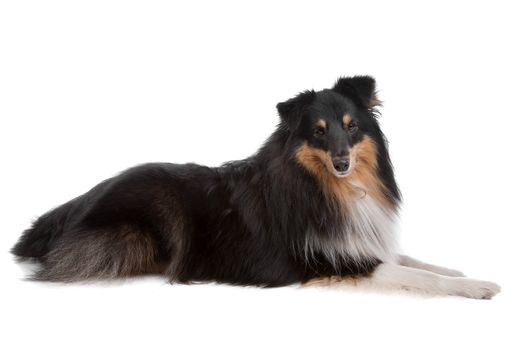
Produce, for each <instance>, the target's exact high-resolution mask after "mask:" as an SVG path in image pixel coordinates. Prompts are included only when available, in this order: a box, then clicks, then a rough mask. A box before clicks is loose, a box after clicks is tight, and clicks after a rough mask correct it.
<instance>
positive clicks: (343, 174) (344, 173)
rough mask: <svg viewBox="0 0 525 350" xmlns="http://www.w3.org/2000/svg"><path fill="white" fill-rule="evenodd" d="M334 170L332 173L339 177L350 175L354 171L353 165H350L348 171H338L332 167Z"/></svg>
mask: <svg viewBox="0 0 525 350" xmlns="http://www.w3.org/2000/svg"><path fill="white" fill-rule="evenodd" d="M330 170H331V171H332V174H333V175H334V176H335V177H338V178H340V179H342V178H345V177H348V176H349V175H350V174H351V173H352V167H350V168H349V169H348V170H347V171H337V170H335V169H330Z"/></svg>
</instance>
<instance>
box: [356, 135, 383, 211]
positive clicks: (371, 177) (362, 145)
mask: <svg viewBox="0 0 525 350" xmlns="http://www.w3.org/2000/svg"><path fill="white" fill-rule="evenodd" d="M350 164H351V166H352V164H353V170H352V173H351V174H350V176H349V178H350V181H352V182H353V183H354V184H355V183H356V182H357V183H359V184H362V185H363V186H364V187H365V188H366V192H367V195H370V196H372V197H373V198H374V199H375V200H377V201H379V202H380V203H382V204H383V205H386V206H387V207H389V208H393V205H392V203H391V202H390V201H389V200H388V199H387V198H386V197H385V195H384V193H383V192H384V189H385V188H384V185H383V183H382V182H381V180H380V179H379V178H378V175H377V148H376V145H375V142H374V141H373V140H372V139H371V138H370V137H369V136H365V137H364V138H363V140H362V141H361V142H359V143H358V144H356V145H355V146H354V147H352V149H351V150H350ZM357 186H359V185H357Z"/></svg>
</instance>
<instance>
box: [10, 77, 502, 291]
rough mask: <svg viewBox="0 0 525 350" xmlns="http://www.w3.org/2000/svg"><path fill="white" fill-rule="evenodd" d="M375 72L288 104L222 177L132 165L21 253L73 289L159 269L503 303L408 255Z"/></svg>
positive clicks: (194, 276) (55, 218) (184, 277)
mask: <svg viewBox="0 0 525 350" xmlns="http://www.w3.org/2000/svg"><path fill="white" fill-rule="evenodd" d="M375 85H376V84H375V80H374V79H373V78H372V77H369V76H355V77H344V78H340V79H339V80H338V81H337V82H336V83H335V85H334V86H333V87H332V88H330V89H324V90H321V91H313V90H308V91H304V92H302V93H300V94H298V95H297V96H295V97H293V98H291V99H289V100H287V101H285V102H281V103H279V104H277V111H278V113H279V116H280V123H279V125H278V126H277V128H276V130H275V132H274V133H273V134H272V135H271V136H270V137H269V138H268V140H267V141H266V142H265V143H264V145H263V146H262V147H261V148H260V149H259V150H258V151H257V152H256V153H255V154H254V155H253V156H251V157H249V158H247V159H244V160H240V161H233V162H229V163H225V164H224V165H222V166H220V167H217V168H212V167H206V166H201V165H196V164H169V163H152V164H145V165H140V166H137V167H133V168H130V169H128V170H126V171H124V172H122V173H121V174H119V175H118V176H115V177H113V178H110V179H108V180H105V181H103V182H101V183H100V184H98V185H96V186H95V187H94V188H92V189H91V190H90V191H88V192H87V193H85V194H83V195H81V196H79V197H77V198H75V199H72V200H71V201H69V202H67V203H65V204H63V205H61V206H59V207H57V208H55V209H53V210H51V211H49V212H47V213H45V214H43V215H42V216H41V217H39V218H38V219H37V220H36V221H35V222H34V224H33V225H32V227H31V228H29V229H28V230H26V231H25V232H24V233H23V235H22V237H21V238H20V240H19V241H18V243H17V244H16V245H15V246H14V248H13V249H12V253H13V254H14V255H16V256H18V257H19V258H20V259H29V260H33V261H37V262H39V263H40V269H39V270H37V271H36V272H35V274H34V275H33V276H32V277H31V278H32V279H35V280H40V281H58V282H74V281H83V280H88V281H90V280H99V279H115V278H123V277H128V276H136V275H142V274H161V275H164V276H166V278H167V279H169V281H171V282H176V283H191V282H206V281H210V282H211V281H214V282H218V283H229V284H233V285H243V286H247V285H249V286H261V287H278V286H286V285H291V284H299V283H322V282H323V281H327V283H328V282H329V281H334V280H336V281H337V282H338V283H345V281H352V283H354V282H355V281H360V280H363V281H365V280H366V281H368V283H371V284H372V285H376V284H377V285H385V286H392V287H396V288H401V289H412V290H419V291H423V292H426V293H430V294H435V295H439V294H441V295H447V294H448V295H458V296H465V297H470V298H480V299H481V298H491V297H492V296H494V295H495V294H496V293H498V292H499V286H498V285H497V284H494V283H491V282H486V281H480V280H474V279H468V278H465V277H464V275H463V274H462V273H460V272H459V271H456V270H451V269H446V268H443V267H439V266H435V265H430V264H426V263H423V262H421V261H418V260H415V259H413V258H410V257H408V256H405V255H401V254H400V253H399V249H398V238H397V234H396V218H397V216H398V208H399V205H400V201H401V195H400V191H399V189H398V187H397V184H396V180H395V178H394V172H393V168H392V164H391V161H390V157H389V153H388V147H387V141H386V138H385V136H384V135H383V133H382V131H381V129H380V127H379V124H378V115H379V112H378V110H377V109H378V107H379V106H380V101H379V100H378V98H377V96H376V87H375Z"/></svg>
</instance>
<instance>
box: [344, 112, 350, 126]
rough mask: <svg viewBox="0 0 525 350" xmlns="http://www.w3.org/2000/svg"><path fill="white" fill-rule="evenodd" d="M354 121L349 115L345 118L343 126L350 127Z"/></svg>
mask: <svg viewBox="0 0 525 350" xmlns="http://www.w3.org/2000/svg"><path fill="white" fill-rule="evenodd" d="M351 121H352V117H350V116H349V115H348V114H345V115H344V116H343V124H345V125H348V124H350V122H351Z"/></svg>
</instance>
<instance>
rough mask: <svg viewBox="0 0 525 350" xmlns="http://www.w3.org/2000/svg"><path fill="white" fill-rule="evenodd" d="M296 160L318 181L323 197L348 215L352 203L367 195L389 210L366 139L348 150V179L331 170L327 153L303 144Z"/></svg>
mask: <svg viewBox="0 0 525 350" xmlns="http://www.w3.org/2000/svg"><path fill="white" fill-rule="evenodd" d="M296 157H297V160H298V161H299V163H300V164H302V165H303V166H304V167H305V168H306V169H307V170H308V171H309V172H310V173H311V174H313V175H314V176H315V178H316V179H317V180H318V182H319V184H320V186H321V189H322V191H323V193H324V194H325V195H326V196H327V197H328V198H329V199H330V200H335V202H336V203H337V204H338V205H340V206H341V207H343V208H345V209H346V210H347V211H348V210H350V209H351V208H350V206H351V199H352V198H359V197H362V196H363V195H370V196H372V197H373V198H374V199H375V200H377V201H379V202H380V203H382V204H384V205H386V206H388V207H390V208H392V207H393V205H392V203H391V202H390V201H389V200H388V199H387V198H386V197H385V196H384V194H383V189H384V186H383V184H382V183H381V181H380V180H379V178H378V177H377V150H376V145H375V143H374V141H373V140H372V139H371V138H370V137H368V136H365V137H364V138H363V140H362V141H361V142H359V143H358V144H356V145H354V147H352V148H351V149H350V167H351V168H352V170H351V173H350V175H349V176H347V177H344V178H339V177H337V176H335V175H334V174H333V173H332V171H331V169H332V167H333V165H332V157H331V154H330V152H325V151H323V150H320V149H317V148H313V147H310V146H309V145H308V144H307V143H304V144H303V145H302V146H301V147H299V149H298V150H297V153H296Z"/></svg>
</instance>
